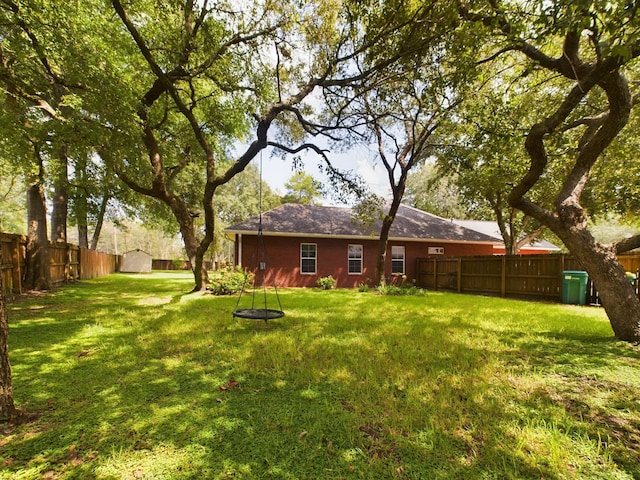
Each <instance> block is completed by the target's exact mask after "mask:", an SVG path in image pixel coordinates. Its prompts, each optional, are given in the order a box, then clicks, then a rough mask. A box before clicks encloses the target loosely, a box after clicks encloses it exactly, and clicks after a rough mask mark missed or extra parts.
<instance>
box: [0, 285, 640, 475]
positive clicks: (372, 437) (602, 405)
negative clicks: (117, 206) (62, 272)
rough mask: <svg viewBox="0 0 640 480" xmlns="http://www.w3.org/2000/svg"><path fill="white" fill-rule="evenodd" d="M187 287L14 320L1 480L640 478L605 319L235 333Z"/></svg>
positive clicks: (399, 316)
mask: <svg viewBox="0 0 640 480" xmlns="http://www.w3.org/2000/svg"><path fill="white" fill-rule="evenodd" d="M191 284H192V279H191V277H190V276H189V275H185V274H182V273H179V274H169V273H154V274H152V275H113V276H110V277H107V278H102V279H97V280H93V281H87V282H82V283H79V284H76V285H72V286H67V287H64V289H62V290H59V291H57V292H55V293H53V294H50V295H46V296H42V297H38V298H31V299H28V300H19V301H17V302H14V303H12V304H10V305H9V322H10V327H11V334H10V335H11V336H10V351H11V361H12V366H13V380H14V390H15V399H16V402H17V403H18V404H19V405H20V406H21V407H22V408H23V409H25V410H26V411H28V412H29V413H34V414H37V417H36V418H35V419H34V420H33V421H32V422H30V423H28V424H25V425H21V426H18V427H10V428H9V427H7V428H5V429H4V431H2V430H1V429H2V427H0V432H1V433H2V435H1V436H0V479H2V480H4V479H12V480H13V479H57V478H65V479H91V478H95V479H187V478H193V479H201V478H207V479H231V478H233V479H238V478H244V479H254V478H255V479H267V478H273V479H343V478H344V479H358V478H366V479H404V478H407V479H419V478H424V479H437V478H443V479H446V478H453V479H456V480H463V479H465V480H466V479H475V478H478V479H504V478H518V479H520V478H536V479H541V478H545V479H556V478H557V479H561V478H562V479H564V478H570V479H571V478H575V479H578V478H580V479H584V478H600V479H630V478H640V453H639V452H640V413H639V411H640V349H639V348H638V347H637V346H633V345H629V344H626V343H622V342H617V341H615V339H614V338H613V336H612V332H611V328H610V326H609V324H608V322H607V320H606V317H605V315H604V312H603V311H602V310H600V309H595V308H588V307H587V308H585V307H574V306H566V305H553V304H536V303H531V302H521V301H514V300H504V299H499V298H485V297H476V296H467V295H454V294H444V293H437V292H429V293H428V294H427V296H424V297H406V296H402V297H387V296H379V295H377V294H375V293H372V292H369V293H362V292H358V291H352V290H332V291H321V290H315V289H292V290H284V291H281V292H280V297H281V301H282V304H283V308H284V310H285V311H286V316H285V317H284V318H282V319H279V320H276V321H272V322H270V323H265V322H262V321H252V320H241V319H236V320H234V319H233V318H232V316H231V311H232V310H233V308H234V306H235V302H236V299H235V298H233V297H227V298H221V297H214V296H211V295H188V294H184V292H185V291H187V290H188V289H189V287H190V286H191Z"/></svg>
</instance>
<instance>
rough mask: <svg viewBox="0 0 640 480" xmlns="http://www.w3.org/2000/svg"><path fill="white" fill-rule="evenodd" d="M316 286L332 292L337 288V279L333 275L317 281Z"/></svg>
mask: <svg viewBox="0 0 640 480" xmlns="http://www.w3.org/2000/svg"><path fill="white" fill-rule="evenodd" d="M316 286H317V287H318V288H320V289H322V290H331V289H333V288H335V286H336V279H335V278H333V276H332V275H328V276H326V277H322V278H319V279H318V280H316Z"/></svg>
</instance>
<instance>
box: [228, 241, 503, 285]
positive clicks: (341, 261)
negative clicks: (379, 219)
mask: <svg viewBox="0 0 640 480" xmlns="http://www.w3.org/2000/svg"><path fill="white" fill-rule="evenodd" d="M263 238H264V251H265V258H264V261H265V262H266V264H267V269H266V282H267V284H272V283H274V280H275V284H276V285H277V286H278V287H315V286H316V281H317V280H318V279H319V278H322V277H326V276H328V275H332V276H333V278H335V279H336V287H338V288H353V287H357V286H358V285H359V284H361V283H367V282H368V283H369V284H370V285H372V284H373V283H372V280H373V278H374V276H375V268H376V256H377V254H378V241H377V240H375V239H371V240H343V239H324V238H303V237H269V236H265V237H263ZM301 243H314V244H316V245H317V272H316V273H315V274H313V275H310V274H302V273H300V244H301ZM350 244H355V245H362V247H363V259H362V273H361V274H357V275H354V274H349V273H348V245H350ZM396 245H403V246H404V247H405V274H406V276H407V281H411V280H413V279H415V278H416V259H417V258H425V257H428V256H429V255H428V253H427V252H428V247H430V246H432V247H444V255H445V256H462V255H491V254H492V253H493V247H492V245H491V244H486V245H483V244H442V243H437V242H435V243H434V242H393V241H390V242H389V244H388V245H387V256H386V262H385V277H386V278H387V280H391V247H392V246H396ZM237 248H238V247H237V242H236V258H238V251H237ZM261 251H262V249H259V252H258V256H260V255H261ZM259 261H260V258H258V260H256V236H255V235H242V266H243V267H244V268H247V269H249V270H252V271H254V270H255V268H256V265H257V263H258V262H259ZM264 281H265V278H264V276H263V273H261V272H257V273H256V283H257V284H261V283H262V282H264Z"/></svg>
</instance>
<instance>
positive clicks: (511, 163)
mask: <svg viewBox="0 0 640 480" xmlns="http://www.w3.org/2000/svg"><path fill="white" fill-rule="evenodd" d="M500 71H503V70H502V69H501V70H500ZM527 90H528V88H522V87H521V88H520V89H515V88H514V87H513V84H512V83H511V82H508V81H505V78H504V71H503V75H502V77H489V78H488V79H486V80H485V82H484V84H483V85H480V86H478V87H477V89H476V91H475V93H474V97H473V101H469V102H466V103H465V104H464V106H463V107H462V108H461V109H460V110H459V111H458V112H457V114H456V116H455V118H454V119H452V120H451V121H450V122H448V124H447V125H446V126H444V128H443V129H442V130H441V132H442V135H441V137H442V140H443V145H442V147H441V148H440V149H438V153H437V177H438V178H441V179H449V180H450V181H452V182H455V185H456V186H457V189H458V192H459V193H460V202H461V205H464V206H466V207H467V208H468V210H469V211H472V212H475V215H474V216H475V219H476V220H484V219H487V220H489V219H490V220H494V221H496V223H497V225H498V228H499V230H500V233H501V235H502V239H503V241H504V245H505V250H506V253H507V254H517V253H518V251H519V249H520V248H521V247H522V246H523V245H525V244H527V243H529V242H531V241H532V240H534V239H535V238H538V237H540V236H541V235H542V234H543V232H544V227H542V226H541V225H540V223H539V222H538V221H536V220H535V219H533V218H532V217H530V216H527V215H523V214H522V212H520V211H519V210H518V209H516V208H514V207H513V206H511V205H510V204H509V203H508V201H507V197H508V195H509V191H510V189H511V187H510V184H511V182H512V181H513V179H514V178H518V177H519V176H521V175H522V174H524V172H525V171H526V165H525V164H524V162H522V161H519V160H520V159H522V158H523V157H524V156H525V155H526V153H525V152H524V149H523V147H522V143H523V139H524V136H525V134H526V131H525V129H524V127H523V126H522V124H523V123H524V122H525V121H526V120H525V119H526V118H527V116H528V114H529V112H530V111H531V107H532V105H535V104H536V103H537V102H540V101H543V99H539V98H535V97H533V96H532V95H529V94H527ZM445 132H446V133H445ZM554 179H555V176H554V175H548V176H547V178H546V179H545V181H544V182H540V185H539V188H538V189H537V191H536V195H537V197H536V199H537V200H538V201H540V202H544V199H546V198H549V193H548V192H549V191H550V189H551V188H553V187H554V186H555V182H554ZM543 185H544V188H543Z"/></svg>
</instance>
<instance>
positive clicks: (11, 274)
mask: <svg viewBox="0 0 640 480" xmlns="http://www.w3.org/2000/svg"><path fill="white" fill-rule="evenodd" d="M26 246H27V240H26V238H25V237H24V236H23V235H15V234H10V233H0V274H1V275H2V287H3V290H4V293H15V294H20V293H22V292H23V291H24V287H23V284H22V279H23V278H24V273H25V270H26V250H27V247H26ZM119 258H120V257H119V256H117V255H111V254H108V253H102V252H96V251H94V250H88V249H86V248H80V247H78V246H77V245H72V244H70V243H60V242H49V268H50V272H51V282H52V283H53V284H61V283H64V282H70V281H73V280H78V279H80V280H88V279H91V278H94V277H100V276H103V275H109V274H111V273H114V272H116V270H117V267H118V264H119Z"/></svg>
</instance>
